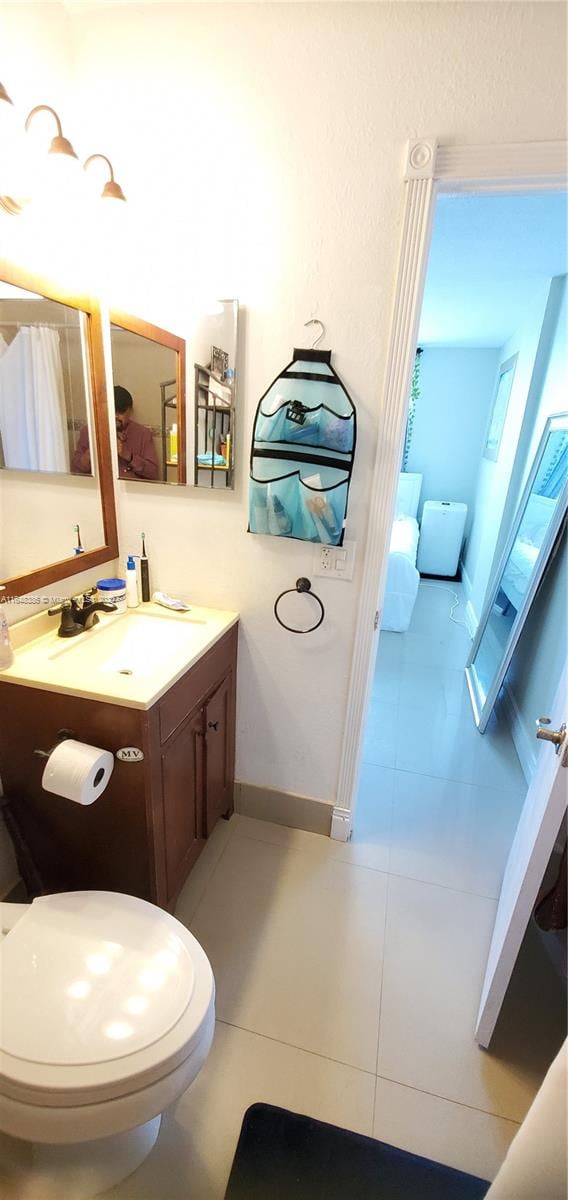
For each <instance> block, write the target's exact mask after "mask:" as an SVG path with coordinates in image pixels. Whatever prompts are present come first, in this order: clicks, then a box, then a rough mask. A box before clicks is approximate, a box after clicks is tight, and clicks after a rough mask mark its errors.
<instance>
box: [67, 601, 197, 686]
mask: <svg viewBox="0 0 568 1200" xmlns="http://www.w3.org/2000/svg"><path fill="white" fill-rule="evenodd" d="M103 621H104V618H103V620H101V622H100V623H99V624H98V625H97V626H95V627H94V628H93V629H92V630H90V629H88V630H85V632H84V633H81V634H77V636H76V637H74V638H67V639H65V641H63V639H61V638H58V639H57V640H58V642H59V645H58V646H55V648H54V649H50V650H49V652H48V655H47V657H48V659H49V661H50V662H57V660H58V659H61V658H62V657H63V656H64V655H72V657H73V662H74V665H75V668H76V669H77V670H78V669H84V670H89V671H103V672H107V673H109V674H119V675H136V676H138V678H147V677H148V676H149V675H153V674H154V672H155V670H156V668H157V667H159V666H160V665H161V664H162V663H163V662H164V661H165V660H166V659H176V660H177V659H179V658H181V657H183V656H184V655H185V654H186V651H187V650H190V649H191V648H192V647H193V646H196V645H197V644H199V643H200V642H201V641H202V640H203V629H204V626H206V625H207V622H206V620H205V619H204V618H195V617H191V616H190V615H189V614H188V616H187V617H186V619H185V620H184V621H183V623H182V622H181V621H178V620H176V618H175V617H168V616H166V615H164V616H163V617H162V616H159V617H158V616H147V615H146V614H145V613H143V612H142V613H139V612H138V610H137V609H134V611H133V612H132V613H128V614H125V615H124V616H122V617H118V618H115V619H114V620H113V622H112V623H109V624H107V623H106V621H105V622H104V623H103Z"/></svg>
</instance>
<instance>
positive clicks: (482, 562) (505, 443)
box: [464, 279, 551, 622]
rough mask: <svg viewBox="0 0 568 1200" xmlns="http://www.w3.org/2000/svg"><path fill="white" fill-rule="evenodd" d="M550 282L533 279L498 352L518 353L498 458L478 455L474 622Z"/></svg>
mask: <svg viewBox="0 0 568 1200" xmlns="http://www.w3.org/2000/svg"><path fill="white" fill-rule="evenodd" d="M550 283H551V281H550V279H543V280H541V281H540V284H536V283H535V287H534V295H533V301H532V304H531V305H530V307H528V308H527V311H526V315H525V321H524V323H523V326H522V328H520V329H518V330H517V331H516V332H515V333H514V334H513V336H512V337H511V338H509V341H508V342H506V343H505V345H504V346H502V347H501V351H500V353H499V354H498V363H499V364H501V363H504V362H507V361H508V360H509V359H510V358H512V357H513V355H514V354H518V358H517V364H516V368H515V374H514V377H513V384H512V387H511V393H510V396H509V403H508V406H507V415H506V418H505V424H504V427H503V436H502V438H501V445H500V448H499V454H498V458H497V461H496V462H493V461H492V460H491V459H488V458H482V459H481V462H480V466H479V475H478V480H477V487H476V491H475V501H474V519H473V524H472V527H471V532H470V537H469V542H468V546H467V550H466V554H465V561H464V568H465V570H464V582H465V585H466V592H467V596H468V603H469V605H470V606H471V609H472V615H473V617H474V619H475V621H476V622H477V621H479V619H480V617H481V613H482V611H483V604H484V600H485V594H486V591H487V586H488V583H489V580H490V577H491V573H492V566H493V559H494V554H495V547H496V545H497V539H498V536H499V528H500V524H501V518H502V516H503V512H504V509H505V504H506V501H507V494H508V491H509V485H510V482H511V476H512V472H513V468H514V462H515V456H516V454H517V446H518V444H519V438H520V435H521V430H522V426H523V418H524V414H525V407H526V404H527V398H528V395H529V389H530V386H531V379H532V375H533V369H534V366H535V358H536V354H537V350H538V346H539V340H540V334H541V329H542V323H543V320H544V315H545V311H546V305H547V301H548V295H549V291H550Z"/></svg>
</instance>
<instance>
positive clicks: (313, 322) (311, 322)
mask: <svg viewBox="0 0 568 1200" xmlns="http://www.w3.org/2000/svg"><path fill="white" fill-rule="evenodd" d="M308 325H319V327H320V329H321V333H320V334H319V335H318V337H317V338H316V340H315V342H312V346H311V348H312V350H315V348H316V346H317V344H318V342H321V339H322V337H325V325H324V323H323V321H320V319H319V317H310V320H309V321H304V329H306V328H307V326H308Z"/></svg>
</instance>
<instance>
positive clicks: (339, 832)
mask: <svg viewBox="0 0 568 1200" xmlns="http://www.w3.org/2000/svg"><path fill="white" fill-rule="evenodd" d="M352 816H353V814H352V812H351V809H350V808H339V807H338V806H337V805H336V806H335V808H334V810H333V815H332V818H331V831H330V834H329V836H330V838H333V840H334V842H348V841H349V839H350V837H351V819H352Z"/></svg>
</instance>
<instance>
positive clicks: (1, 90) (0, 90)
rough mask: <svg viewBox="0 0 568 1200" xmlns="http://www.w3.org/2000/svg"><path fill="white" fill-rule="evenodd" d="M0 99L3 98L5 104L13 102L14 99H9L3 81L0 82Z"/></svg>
mask: <svg viewBox="0 0 568 1200" xmlns="http://www.w3.org/2000/svg"><path fill="white" fill-rule="evenodd" d="M0 100H4V101H5V102H6V104H13V103H14V101H13V100H11V99H10V97H9V95H8V93H7V91H6V88H5V87H4V84H3V83H0Z"/></svg>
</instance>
